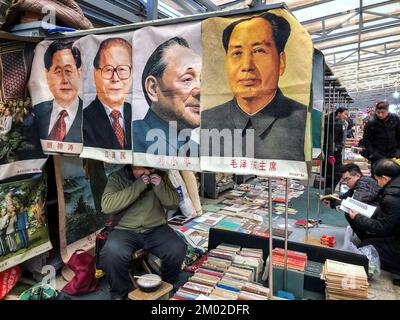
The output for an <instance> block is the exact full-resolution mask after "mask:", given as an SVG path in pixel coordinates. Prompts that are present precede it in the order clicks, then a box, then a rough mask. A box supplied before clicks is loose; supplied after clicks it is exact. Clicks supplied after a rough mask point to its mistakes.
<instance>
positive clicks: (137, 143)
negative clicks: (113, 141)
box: [132, 109, 199, 156]
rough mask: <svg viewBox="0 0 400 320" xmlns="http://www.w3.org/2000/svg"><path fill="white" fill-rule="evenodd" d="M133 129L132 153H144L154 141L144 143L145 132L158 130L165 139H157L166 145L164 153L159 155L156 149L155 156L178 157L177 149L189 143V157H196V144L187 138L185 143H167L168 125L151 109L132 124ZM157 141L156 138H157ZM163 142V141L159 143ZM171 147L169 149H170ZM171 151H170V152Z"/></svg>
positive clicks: (187, 154) (176, 141)
mask: <svg viewBox="0 0 400 320" xmlns="http://www.w3.org/2000/svg"><path fill="white" fill-rule="evenodd" d="M132 126H133V128H132V130H133V138H132V139H133V151H134V152H138V153H146V151H147V149H148V148H149V147H150V146H151V145H152V144H154V143H156V142H158V140H155V141H146V135H147V132H149V130H151V129H160V130H162V131H163V133H164V137H165V139H163V138H162V137H159V138H160V139H163V140H165V143H166V150H165V151H166V152H165V153H160V150H158V149H157V151H156V155H163V156H178V151H179V149H180V148H181V147H182V146H183V145H184V144H185V143H187V142H188V143H189V145H190V148H191V150H190V151H191V154H192V155H191V156H198V146H199V145H198V143H196V142H195V141H193V140H190V137H188V138H187V139H186V140H185V141H178V140H175V141H169V125H168V122H167V121H164V120H163V119H161V118H160V117H159V116H158V115H156V114H155V113H154V112H153V111H152V110H151V109H149V110H148V111H147V113H146V116H145V117H144V118H143V119H141V120H135V121H133V124H132ZM178 136H179V132H177V137H178ZM157 139H158V138H157ZM161 142H164V141H161ZM170 147H171V148H170ZM170 149H171V150H170ZM186 156H190V155H189V153H186Z"/></svg>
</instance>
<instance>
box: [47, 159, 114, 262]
mask: <svg viewBox="0 0 400 320" xmlns="http://www.w3.org/2000/svg"><path fill="white" fill-rule="evenodd" d="M54 164H55V173H56V182H57V194H58V206H59V235H60V248H61V256H62V258H63V260H64V261H68V260H69V257H70V256H71V255H72V254H73V253H74V252H75V251H76V250H77V249H83V250H89V249H91V248H93V246H94V245H95V239H96V231H98V230H100V229H101V228H102V227H104V225H105V222H106V221H107V220H108V219H109V217H108V216H107V215H105V214H102V213H101V205H100V204H101V196H102V194H103V191H104V188H105V185H106V183H107V175H108V174H109V173H110V172H112V171H113V170H116V169H118V168H119V167H120V166H118V165H107V164H104V163H103V162H101V161H96V160H92V159H81V158H79V157H77V156H76V157H71V156H68V157H66V156H55V157H54ZM105 165H106V166H107V167H106V168H105Z"/></svg>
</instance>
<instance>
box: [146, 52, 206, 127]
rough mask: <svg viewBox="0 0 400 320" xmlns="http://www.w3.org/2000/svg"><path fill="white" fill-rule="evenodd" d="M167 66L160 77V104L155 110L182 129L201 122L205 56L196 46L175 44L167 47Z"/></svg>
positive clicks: (164, 57) (153, 108) (165, 56)
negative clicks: (196, 51) (202, 60)
mask: <svg viewBox="0 0 400 320" xmlns="http://www.w3.org/2000/svg"><path fill="white" fill-rule="evenodd" d="M163 59H164V61H166V63H167V66H166V68H165V70H164V73H163V75H162V78H161V79H157V83H158V89H159V90H157V103H155V104H154V106H152V110H153V111H154V112H155V113H157V114H158V115H159V116H160V117H161V118H163V119H164V120H167V121H177V122H178V127H179V128H196V127H198V126H199V125H200V76H201V58H200V56H199V55H198V54H196V53H195V52H194V51H193V50H192V49H190V48H187V47H183V46H180V45H174V46H171V47H169V48H168V49H166V50H165V52H164V56H163Z"/></svg>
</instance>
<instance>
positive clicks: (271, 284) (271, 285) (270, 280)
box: [268, 178, 274, 300]
mask: <svg viewBox="0 0 400 320" xmlns="http://www.w3.org/2000/svg"><path fill="white" fill-rule="evenodd" d="M268 211H269V239H268V240H269V266H268V267H269V277H268V286H269V299H270V300H272V299H273V297H274V282H273V277H274V274H273V268H272V262H273V259H272V258H273V257H272V249H273V248H272V239H273V235H272V179H271V178H268Z"/></svg>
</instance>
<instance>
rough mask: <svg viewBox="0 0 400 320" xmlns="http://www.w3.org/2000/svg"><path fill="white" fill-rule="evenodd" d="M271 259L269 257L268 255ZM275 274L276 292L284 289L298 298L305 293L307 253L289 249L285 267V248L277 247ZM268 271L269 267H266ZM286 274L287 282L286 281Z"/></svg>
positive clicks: (274, 265) (274, 253) (274, 261)
mask: <svg viewBox="0 0 400 320" xmlns="http://www.w3.org/2000/svg"><path fill="white" fill-rule="evenodd" d="M268 260H269V257H268ZM272 264H273V275H274V294H277V293H278V291H280V290H283V291H287V292H291V293H292V294H293V295H294V296H295V297H297V298H300V299H301V298H303V295H304V273H305V269H306V265H307V255H306V254H305V253H302V252H297V251H292V250H288V251H287V260H286V266H287V269H285V253H284V249H281V248H275V249H274V250H273V260H272ZM265 270H266V272H267V273H268V268H266V269H265ZM285 274H286V282H285V281H284V279H285Z"/></svg>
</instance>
